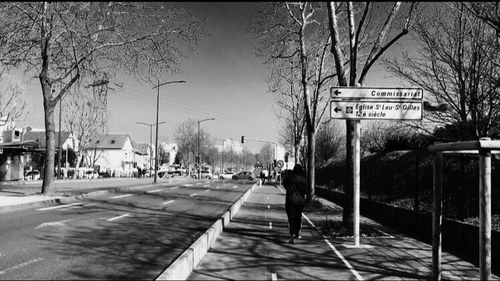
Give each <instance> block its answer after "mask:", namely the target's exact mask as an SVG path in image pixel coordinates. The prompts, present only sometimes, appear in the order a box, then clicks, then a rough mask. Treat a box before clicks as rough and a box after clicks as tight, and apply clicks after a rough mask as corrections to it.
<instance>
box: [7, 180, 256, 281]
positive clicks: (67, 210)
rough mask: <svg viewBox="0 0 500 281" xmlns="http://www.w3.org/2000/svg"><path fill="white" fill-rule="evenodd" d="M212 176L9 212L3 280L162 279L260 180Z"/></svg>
mask: <svg viewBox="0 0 500 281" xmlns="http://www.w3.org/2000/svg"><path fill="white" fill-rule="evenodd" d="M252 184H253V183H252V182H235V181H232V180H225V181H222V180H212V181H208V180H204V181H190V182H174V183H171V184H170V183H168V182H166V183H161V184H157V185H150V184H149V185H142V186H139V185H137V186H128V187H127V188H125V189H122V190H121V191H119V192H111V193H106V194H104V195H99V196H91V197H87V198H82V199H79V200H72V201H68V202H64V201H63V202H62V203H60V204H53V205H50V206H38V207H33V208H29V209H24V210H18V211H12V212H2V214H1V215H0V237H2V239H1V241H0V279H64V280H66V279H149V280H152V279H154V278H155V277H156V276H157V275H158V274H160V273H161V272H162V271H163V270H164V269H165V268H166V267H167V266H168V265H170V263H171V262H172V261H173V260H175V259H176V257H177V256H179V255H180V254H181V253H182V252H183V251H184V250H185V249H186V248H187V247H189V245H191V243H192V242H193V241H194V240H195V239H196V238H197V237H198V236H200V234H201V233H203V232H204V231H205V230H206V229H207V228H208V227H210V226H211V225H212V224H213V223H214V221H216V220H217V219H218V218H220V216H221V215H222V214H223V213H224V212H225V211H226V210H227V209H228V207H229V206H231V204H232V203H234V202H235V201H236V200H237V199H238V198H239V197H241V195H242V194H243V193H244V192H246V191H247V190H248V189H249V188H250V187H251V185H252Z"/></svg>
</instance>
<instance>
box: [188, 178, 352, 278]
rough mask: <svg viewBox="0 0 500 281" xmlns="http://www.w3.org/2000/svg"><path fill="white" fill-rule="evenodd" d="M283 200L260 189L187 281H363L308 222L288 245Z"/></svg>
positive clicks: (275, 192) (271, 191) (274, 190)
mask: <svg viewBox="0 0 500 281" xmlns="http://www.w3.org/2000/svg"><path fill="white" fill-rule="evenodd" d="M284 201H285V197H284V194H283V193H282V191H281V190H280V189H279V188H276V187H274V186H271V185H264V186H262V187H259V188H256V189H255V190H254V191H253V193H252V194H251V195H250V196H249V198H248V200H247V202H246V203H245V204H243V206H242V207H241V209H240V210H239V212H238V214H237V215H236V216H235V217H234V218H233V220H232V221H231V223H230V224H229V226H228V227H227V228H226V229H225V230H224V232H223V233H222V234H221V236H220V237H219V238H218V239H217V241H216V243H215V244H214V247H212V248H211V249H210V250H209V252H208V253H207V254H206V255H205V256H204V258H203V259H202V260H201V262H200V264H199V265H198V266H197V268H196V269H195V270H194V271H193V272H192V273H191V275H190V276H189V277H188V278H187V279H188V280H204V279H205V280H208V279H210V280H214V279H226V280H227V279H232V280H284V279H296V280H297V279H298V280H304V279H315V280H316V279H318V280H332V279H342V280H360V279H361V278H360V276H359V274H357V272H356V271H355V269H353V268H352V267H351V266H350V264H349V262H347V261H346V260H345V259H343V257H342V256H341V255H340V253H339V252H338V251H336V250H335V248H334V247H332V246H333V245H328V244H327V242H326V241H325V240H324V239H323V237H322V235H320V234H319V233H318V232H317V231H316V230H315V229H314V228H313V227H312V226H311V225H310V224H309V223H308V222H307V220H304V221H303V229H302V239H300V240H296V242H295V244H289V243H288V238H289V235H288V223H287V217H286V213H285V210H284Z"/></svg>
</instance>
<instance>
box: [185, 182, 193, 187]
mask: <svg viewBox="0 0 500 281" xmlns="http://www.w3.org/2000/svg"><path fill="white" fill-rule="evenodd" d="M184 186H187V187H189V186H193V185H192V184H190V183H186V184H185V185H184Z"/></svg>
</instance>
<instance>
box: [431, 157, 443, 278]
mask: <svg viewBox="0 0 500 281" xmlns="http://www.w3.org/2000/svg"><path fill="white" fill-rule="evenodd" d="M433 173H434V185H433V189H434V190H433V193H434V194H433V210H432V280H441V240H442V238H441V226H442V213H441V212H442V207H443V205H442V204H443V203H442V200H441V196H442V195H441V193H442V190H443V154H442V153H441V152H437V153H436V155H434V171H433Z"/></svg>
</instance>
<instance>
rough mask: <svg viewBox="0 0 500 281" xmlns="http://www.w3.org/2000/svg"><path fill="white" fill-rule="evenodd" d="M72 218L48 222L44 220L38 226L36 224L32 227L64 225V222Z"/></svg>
mask: <svg viewBox="0 0 500 281" xmlns="http://www.w3.org/2000/svg"><path fill="white" fill-rule="evenodd" d="M73 220H74V219H69V220H62V221H50V222H44V223H42V224H40V225H38V226H36V227H35V228H33V229H39V228H42V227H48V226H52V227H56V226H59V227H63V226H66V224H65V223H67V222H70V221H73Z"/></svg>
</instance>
